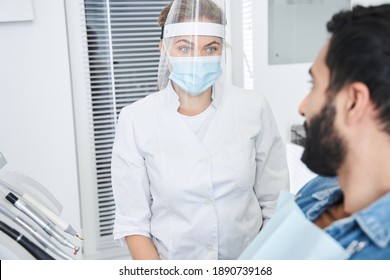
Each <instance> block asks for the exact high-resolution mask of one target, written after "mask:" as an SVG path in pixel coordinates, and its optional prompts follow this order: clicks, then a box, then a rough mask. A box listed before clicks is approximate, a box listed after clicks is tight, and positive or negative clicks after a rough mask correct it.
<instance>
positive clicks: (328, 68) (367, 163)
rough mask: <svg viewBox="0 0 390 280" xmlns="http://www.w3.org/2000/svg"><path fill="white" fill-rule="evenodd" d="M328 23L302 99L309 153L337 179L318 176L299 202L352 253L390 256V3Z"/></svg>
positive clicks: (306, 157) (309, 159) (307, 158)
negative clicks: (309, 81)
mask: <svg viewBox="0 0 390 280" xmlns="http://www.w3.org/2000/svg"><path fill="white" fill-rule="evenodd" d="M327 28H328V31H329V32H330V33H331V34H332V36H331V38H330V40H329V41H328V42H327V43H326V44H325V45H324V47H323V48H322V50H321V51H320V53H319V55H318V57H317V59H316V61H315V63H314V64H313V66H312V67H311V69H310V74H311V76H312V82H313V87H312V89H311V91H310V93H309V94H308V95H307V96H306V97H305V99H304V100H303V101H302V103H301V104H300V106H299V112H300V114H302V115H303V116H304V117H305V119H306V122H305V128H306V133H307V141H306V143H305V151H304V153H303V156H302V161H303V162H304V163H305V164H306V165H307V167H308V168H309V169H311V170H312V171H313V172H315V173H317V174H319V175H323V176H336V175H337V178H338V183H337V181H336V180H335V178H330V177H318V178H316V179H314V180H312V181H311V182H309V183H308V184H307V185H306V186H305V187H303V188H302V189H301V191H300V192H299V193H298V195H297V203H298V205H299V206H300V207H301V209H302V210H303V211H304V212H305V214H306V216H307V217H308V218H309V219H310V220H312V221H313V222H314V223H315V224H317V225H318V226H319V227H321V228H323V229H324V230H325V231H326V232H327V233H328V234H329V235H331V236H332V237H333V238H334V239H335V240H337V241H338V242H339V244H341V245H342V246H343V247H344V248H349V249H351V248H352V249H353V250H352V256H351V257H350V258H351V259H390V4H387V5H381V6H375V7H361V6H356V7H354V8H353V10H352V11H344V12H340V13H338V14H336V15H335V16H333V18H332V20H331V21H330V22H329V23H328V25H327ZM338 185H339V186H340V187H339V186H338Z"/></svg>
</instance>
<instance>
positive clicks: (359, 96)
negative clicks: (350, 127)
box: [345, 82, 372, 124]
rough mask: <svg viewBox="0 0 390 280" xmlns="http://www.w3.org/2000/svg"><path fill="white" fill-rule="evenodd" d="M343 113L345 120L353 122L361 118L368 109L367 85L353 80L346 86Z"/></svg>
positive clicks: (369, 102) (369, 106)
mask: <svg viewBox="0 0 390 280" xmlns="http://www.w3.org/2000/svg"><path fill="white" fill-rule="evenodd" d="M346 94H347V98H346V102H345V113H346V121H347V122H348V123H349V124H353V123H356V122H359V121H360V120H362V118H363V117H364V116H365V115H366V114H367V113H368V109H370V108H371V107H372V106H371V101H370V90H369V89H368V87H367V85H365V84H364V83H361V82H355V83H352V84H350V85H348V86H347V88H346Z"/></svg>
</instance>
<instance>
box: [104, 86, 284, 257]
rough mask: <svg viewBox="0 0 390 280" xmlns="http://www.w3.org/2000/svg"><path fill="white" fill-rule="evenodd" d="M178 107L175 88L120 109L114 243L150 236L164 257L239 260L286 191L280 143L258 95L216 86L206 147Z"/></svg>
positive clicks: (115, 149) (114, 166) (114, 181)
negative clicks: (129, 238)
mask: <svg viewBox="0 0 390 280" xmlns="http://www.w3.org/2000/svg"><path fill="white" fill-rule="evenodd" d="M178 106H179V101H178V97H177V94H176V93H175V92H174V91H173V89H172V87H171V86H170V85H168V87H167V88H166V89H164V90H162V91H160V92H157V93H154V94H151V95H149V96H147V97H145V98H144V99H142V100H139V101H137V102H135V103H133V104H131V105H129V106H127V107H125V108H123V109H122V111H121V114H120V118H119V121H118V126H117V131H116V137H115V142H114V147H113V154H112V184H113V191H114V197H115V202H116V216H115V225H114V238H115V239H123V237H125V236H127V235H135V234H136V235H143V236H147V237H150V238H152V239H153V241H154V244H155V246H156V248H157V250H158V253H159V254H160V257H161V258H162V259H236V258H237V257H238V256H239V255H240V253H241V252H242V251H243V250H244V249H245V247H246V246H247V245H248V244H249V243H250V242H251V241H252V239H253V238H254V237H255V236H256V235H257V233H258V232H259V230H260V228H261V226H262V225H263V223H264V221H265V220H267V219H269V218H270V217H271V216H272V214H273V213H274V210H275V207H276V201H277V199H278V195H279V192H280V191H282V190H288V185H289V183H288V169H287V162H286V157H285V149H284V144H283V141H282V140H281V138H280V136H279V132H278V129H277V127H276V123H275V120H274V118H273V115H272V112H271V110H270V108H269V106H268V104H267V102H266V100H265V99H264V97H263V96H262V95H261V94H260V93H254V92H252V91H248V90H244V89H239V88H235V87H232V86H226V85H222V84H217V85H215V87H214V93H213V106H215V107H216V109H217V111H216V113H215V116H214V119H213V121H212V123H211V124H210V127H209V129H208V131H207V133H206V135H205V137H204V139H203V142H200V140H199V139H198V138H197V137H196V135H195V134H194V133H193V132H192V130H191V129H190V128H189V127H188V125H187V124H186V123H185V121H184V120H183V119H182V117H181V116H180V115H179V113H178V112H177V109H178ZM286 234H288V233H286Z"/></svg>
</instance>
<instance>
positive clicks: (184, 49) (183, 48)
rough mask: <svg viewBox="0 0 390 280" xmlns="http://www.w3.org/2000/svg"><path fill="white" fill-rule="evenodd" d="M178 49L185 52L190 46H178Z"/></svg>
mask: <svg viewBox="0 0 390 280" xmlns="http://www.w3.org/2000/svg"><path fill="white" fill-rule="evenodd" d="M179 50H180V51H181V52H184V53H187V52H189V51H190V48H189V47H187V46H186V47H179Z"/></svg>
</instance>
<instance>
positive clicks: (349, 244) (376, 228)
mask: <svg viewBox="0 0 390 280" xmlns="http://www.w3.org/2000/svg"><path fill="white" fill-rule="evenodd" d="M342 200H343V193H342V192H341V189H340V186H339V184H338V181H337V178H335V177H321V176H318V177H316V178H314V179H312V180H311V181H309V182H308V183H307V184H306V185H305V186H303V188H302V189H301V190H300V191H299V192H298V193H297V196H296V202H297V204H298V205H299V207H300V208H301V209H302V211H303V212H304V213H305V215H306V217H307V218H308V219H309V220H311V221H314V220H316V219H317V218H318V217H319V216H320V215H321V213H323V212H324V211H325V210H326V209H327V208H328V207H330V206H331V205H333V204H335V203H337V202H340V201H342ZM324 230H325V231H326V232H327V233H328V234H329V235H331V236H332V237H333V238H334V239H335V240H337V241H338V242H339V243H340V245H342V246H343V247H344V248H345V249H346V250H347V251H350V252H351V254H352V255H351V257H350V259H376V260H379V259H387V260H388V259H390V193H387V194H386V195H384V196H382V197H381V198H380V199H378V200H377V201H375V202H373V203H372V204H371V205H370V206H368V207H367V208H365V209H363V210H361V211H359V212H357V213H354V214H353V215H351V216H350V217H347V218H343V219H340V220H337V221H335V222H333V223H332V224H331V225H329V226H328V227H326V228H325V229H324Z"/></svg>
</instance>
